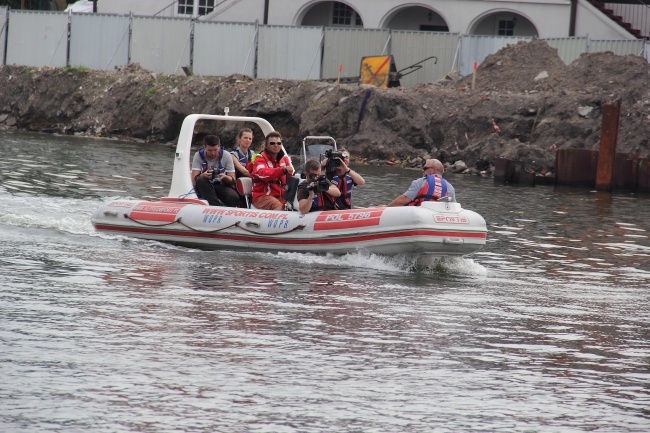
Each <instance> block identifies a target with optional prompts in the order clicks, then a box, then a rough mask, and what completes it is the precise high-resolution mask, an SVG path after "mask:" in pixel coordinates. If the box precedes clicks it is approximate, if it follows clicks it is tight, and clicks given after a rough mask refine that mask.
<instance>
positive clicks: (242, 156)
mask: <svg viewBox="0 0 650 433" xmlns="http://www.w3.org/2000/svg"><path fill="white" fill-rule="evenodd" d="M230 153H233V154H235V155H236V156H237V159H238V160H239V163H240V164H241V165H243V166H244V167H246V164H248V162H249V161H250V160H252V159H253V155H254V154H255V152H253V149H251V148H250V147H249V148H248V150H247V151H246V153H243V152H242V151H241V150H240V149H239V147H238V148H237V149H233V150H232V151H231V152H230Z"/></svg>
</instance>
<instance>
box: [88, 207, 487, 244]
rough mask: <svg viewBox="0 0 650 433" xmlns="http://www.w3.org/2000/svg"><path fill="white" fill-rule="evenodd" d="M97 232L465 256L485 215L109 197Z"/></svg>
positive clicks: (482, 237) (478, 237) (96, 217)
mask: <svg viewBox="0 0 650 433" xmlns="http://www.w3.org/2000/svg"><path fill="white" fill-rule="evenodd" d="M92 224H93V226H94V227H95V229H96V230H97V231H100V232H106V233H113V234H119V235H125V236H130V237H135V238H140V239H150V240H157V241H163V242H171V243H175V244H181V245H188V246H198V247H201V248H206V249H229V250H254V251H268V252H310V253H334V254H345V253H355V252H359V251H367V252H369V253H374V254H381V255H400V254H406V255H421V254H435V255H466V254H471V253H473V252H475V251H477V250H479V249H480V248H481V247H483V246H484V245H485V242H486V234H487V229H486V225H485V220H484V219H483V218H482V217H481V216H480V215H479V214H477V213H475V212H472V211H469V210H466V209H462V207H461V206H460V204H458V203H440V202H438V203H436V202H431V203H424V204H423V206H419V207H411V206H405V207H395V208H387V207H376V208H359V209H352V210H345V211H322V212H312V213H309V214H306V215H301V214H300V213H298V212H290V211H268V210H258V209H238V208H226V207H218V206H207V205H205V204H204V203H202V202H200V201H198V200H188V201H186V200H179V201H170V199H169V198H166V200H164V201H160V202H152V201H136V200H114V201H111V202H108V203H105V204H103V205H101V206H100V207H99V208H98V209H97V210H96V211H95V212H94V213H93V216H92Z"/></svg>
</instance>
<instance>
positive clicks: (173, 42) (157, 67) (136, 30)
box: [131, 17, 192, 74]
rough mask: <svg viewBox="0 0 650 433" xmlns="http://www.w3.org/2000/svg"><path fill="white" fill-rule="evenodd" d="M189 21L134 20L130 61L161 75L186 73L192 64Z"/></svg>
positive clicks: (151, 18) (153, 18) (142, 18)
mask: <svg viewBox="0 0 650 433" xmlns="http://www.w3.org/2000/svg"><path fill="white" fill-rule="evenodd" d="M191 28H192V20H191V19H189V18H158V17H133V22H132V30H131V61H132V62H135V63H139V64H140V66H142V67H143V68H145V69H148V70H150V71H153V72H159V73H162V74H183V70H182V68H181V67H182V66H189V64H190V29H191Z"/></svg>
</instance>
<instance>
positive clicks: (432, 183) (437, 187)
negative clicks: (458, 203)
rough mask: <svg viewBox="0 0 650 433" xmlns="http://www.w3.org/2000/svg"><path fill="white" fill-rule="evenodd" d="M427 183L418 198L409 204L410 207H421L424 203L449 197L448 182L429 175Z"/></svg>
mask: <svg viewBox="0 0 650 433" xmlns="http://www.w3.org/2000/svg"><path fill="white" fill-rule="evenodd" d="M426 180H427V181H426V182H425V183H424V185H422V188H420V191H418V195H417V197H415V199H414V200H413V201H411V202H410V203H409V206H420V204H422V202H423V201H437V200H439V199H441V198H442V197H446V196H447V181H446V180H445V179H443V178H442V177H440V176H436V175H435V174H427V177H426Z"/></svg>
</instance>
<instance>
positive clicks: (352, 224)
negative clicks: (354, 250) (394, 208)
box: [314, 208, 385, 230]
mask: <svg viewBox="0 0 650 433" xmlns="http://www.w3.org/2000/svg"><path fill="white" fill-rule="evenodd" d="M384 209H385V208H380V209H373V210H364V211H342V212H323V213H321V214H320V215H318V217H316V221H315V222H314V230H339V229H351V228H357V227H369V226H376V225H379V219H380V218H381V214H382V213H384Z"/></svg>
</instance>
